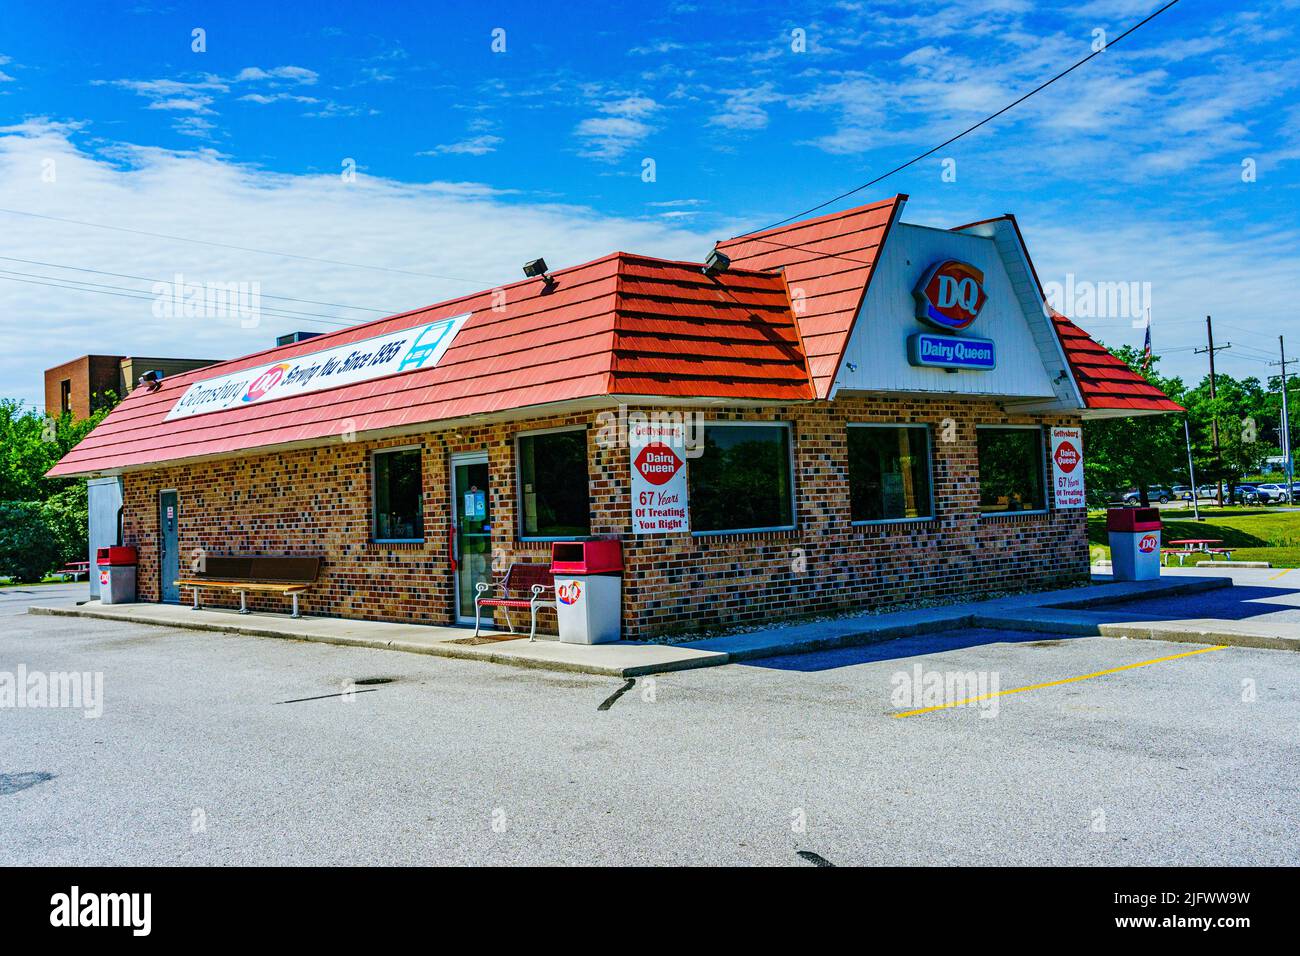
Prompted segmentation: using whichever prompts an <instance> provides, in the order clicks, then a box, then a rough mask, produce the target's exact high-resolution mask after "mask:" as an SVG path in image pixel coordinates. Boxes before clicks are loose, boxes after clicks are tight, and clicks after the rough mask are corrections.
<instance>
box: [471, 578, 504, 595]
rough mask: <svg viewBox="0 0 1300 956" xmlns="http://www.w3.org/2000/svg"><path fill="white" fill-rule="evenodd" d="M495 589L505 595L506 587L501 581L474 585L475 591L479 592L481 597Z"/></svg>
mask: <svg viewBox="0 0 1300 956" xmlns="http://www.w3.org/2000/svg"><path fill="white" fill-rule="evenodd" d="M493 588H496V589H497V590H498V591H501V592H502V593H505V586H504V585H503V584H502V583H501V582H500V581H480V582H479V583H478V584H476V585H474V590H475V591H477V592H478V594H479V596H480V597H482V596H483V595H484V594H486V593H487V592H488V591H491V590H492V589H493Z"/></svg>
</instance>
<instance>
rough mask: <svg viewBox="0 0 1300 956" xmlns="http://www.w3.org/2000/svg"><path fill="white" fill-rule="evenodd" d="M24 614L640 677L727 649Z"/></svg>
mask: <svg viewBox="0 0 1300 956" xmlns="http://www.w3.org/2000/svg"><path fill="white" fill-rule="evenodd" d="M28 613H29V614H48V615H54V616H63V617H90V618H99V619H101V620H106V621H124V622H129V623H132V624H152V625H157V626H160V627H177V628H185V629H188V630H199V631H217V632H224V633H228V634H245V635H249V636H252V637H279V638H287V639H289V640H295V641H312V642H315V643H320V644H340V645H344V646H348V647H370V648H375V649H379V650H393V651H407V652H410V653H413V654H433V655H436V656H439V657H458V658H463V659H466V660H479V661H489V662H491V663H494V664H511V665H513V666H515V667H533V668H540V669H543V670H551V671H566V672H570V673H583V674H598V675H602V676H606V677H623V678H627V677H639V676H640V675H642V674H654V673H660V672H663V671H675V670H685V669H688V668H692V667H708V666H710V665H713V664H725V663H727V655H725V654H721V653H718V652H716V651H702V650H696V649H694V648H689V647H683V646H672V645H663V644H634V643H631V642H626V641H622V642H619V643H615V644H594V645H591V646H586V645H582V644H561V643H560V642H559V641H557V640H555V639H554V638H550V639H543V638H541V637H539V638H538V640H536V641H533V642H530V641H529V640H528V636H527V635H526V634H525V635H524V636H523V637H522V638H521V637H512V636H511V635H509V634H504V633H501V632H499V631H491V630H487V629H484V630H483V632H482V634H483V635H484V636H486V637H488V638H493V640H491V641H488V642H485V643H476V644H469V643H464V642H465V641H469V640H472V639H473V637H474V632H473V631H472V630H469V629H467V628H462V627H436V626H432V625H424V624H390V623H385V622H383V621H356V620H348V619H345V618H337V617H301V618H298V619H296V620H295V619H294V618H291V617H289V616H288V615H287V614H267V613H263V612H258V611H254V612H252V613H250V614H240V613H239V612H238V611H228V610H224V609H214V608H204V609H203V610H201V611H194V610H191V609H190V608H189V607H187V606H183V605H177V604H110V605H104V604H100V603H99V602H98V601H90V602H88V603H86V604H83V605H81V606H80V607H69V606H66V605H33V606H31V607H29V608H28Z"/></svg>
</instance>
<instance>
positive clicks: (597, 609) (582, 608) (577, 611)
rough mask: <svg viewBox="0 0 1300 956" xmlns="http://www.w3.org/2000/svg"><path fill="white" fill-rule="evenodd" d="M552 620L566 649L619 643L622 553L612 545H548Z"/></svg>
mask: <svg viewBox="0 0 1300 956" xmlns="http://www.w3.org/2000/svg"><path fill="white" fill-rule="evenodd" d="M551 573H552V574H554V575H555V616H556V619H557V622H558V624H559V632H560V641H561V642H562V643H565V644H606V643H609V642H610V641H617V640H620V639H622V637H623V548H622V545H621V544H620V543H619V542H618V541H615V540H610V539H595V540H591V541H556V542H553V543H552V544H551Z"/></svg>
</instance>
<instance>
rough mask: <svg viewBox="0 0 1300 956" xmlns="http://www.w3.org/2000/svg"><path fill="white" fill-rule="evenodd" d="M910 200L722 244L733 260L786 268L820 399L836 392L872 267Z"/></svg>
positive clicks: (737, 263)
mask: <svg viewBox="0 0 1300 956" xmlns="http://www.w3.org/2000/svg"><path fill="white" fill-rule="evenodd" d="M905 202H907V197H906V196H904V195H898V196H894V197H893V198H892V199H887V200H885V201H883V202H878V203H873V204H871V205H869V206H858V207H857V208H854V209H847V210H845V211H843V212H836V213H831V214H830V215H827V216H819V217H818V218H816V219H805V220H803V221H801V222H795V223H791V224H790V225H788V226H781V227H779V228H776V229H768V230H765V231H763V232H755V233H750V234H748V235H744V236H737V237H736V238H734V239H728V240H727V241H725V242H720V243H718V248H719V249H721V250H722V251H723V252H724V253H726V254H727V255H728V256H730V257H731V261H732V264H733V265H735V266H743V267H744V268H746V269H778V268H779V269H781V270H783V272H784V274H785V280H786V284H787V285H789V287H790V290H791V292H792V293H793V294H794V296H795V306H796V308H795V314H796V315H797V316H798V318H799V328H800V330H801V331H802V332H803V340H804V348H805V349H806V350H807V352H808V364H809V366H810V367H811V369H812V375H813V384H814V386H815V388H816V389H817V397H818V398H826V397H827V396H828V395H829V394H830V389H831V385H832V384H833V383H834V381H835V373H836V372H837V371H838V369H839V364H840V356H841V355H843V354H844V346H845V345H846V344H848V341H849V334H850V333H851V332H852V331H853V323H854V320H855V319H856V318H857V315H858V313H859V312H860V311H861V310H862V300H863V298H864V297H865V296H866V294H867V286H868V284H869V283H870V282H871V274H872V268H873V267H874V266H875V264H876V262H877V261H878V260H879V258H880V252H881V250H882V249H883V248H884V246H885V239H886V237H887V236H888V233H889V226H890V224H891V223H892V222H894V220H895V219H896V218H897V217H898V213H899V212H900V211H901V209H902V207H903V204H904V203H905Z"/></svg>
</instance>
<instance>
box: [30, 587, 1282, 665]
mask: <svg viewBox="0 0 1300 956" xmlns="http://www.w3.org/2000/svg"><path fill="white" fill-rule="evenodd" d="M1234 573H1236V574H1238V575H1240V572H1234ZM1239 583H1240V584H1241V585H1242V586H1241V587H1240V588H1233V587H1232V585H1233V584H1234V579H1233V576H1232V575H1230V574H1226V573H1225V574H1194V573H1166V574H1165V575H1164V576H1162V577H1161V578H1160V579H1159V580H1157V581H1143V582H1116V581H1112V580H1111V579H1110V577H1109V575H1094V576H1093V583H1092V584H1091V585H1088V586H1085V587H1079V588H1065V589H1062V590H1058V591H1044V592H1039V593H1035V594H1022V595H1016V596H1014V597H1006V598H998V599H995V600H989V601H975V602H970V603H966V604H952V605H947V606H941V607H931V608H917V609H912V610H905V611H886V612H879V613H870V612H864V613H862V614H854V615H847V616H843V617H836V618H829V619H827V620H821V621H797V622H790V623H786V624H779V625H774V626H772V627H768V628H762V629H760V630H754V631H749V632H745V633H739V634H732V635H729V636H725V637H715V638H708V639H705V640H699V641H690V642H686V643H681V644H650V643H639V642H630V641H620V642H618V643H615V644H597V645H592V646H586V645H580V644H561V643H560V642H558V641H556V640H554V639H548V640H538V641H536V642H533V643H530V642H529V641H528V640H527V638H511V637H510V636H509V635H504V634H500V633H499V632H491V631H485V632H484V633H485V634H486V635H488V636H490V637H492V638H496V639H495V640H492V641H490V642H485V643H466V642H467V641H469V640H470V639H471V638H472V632H470V631H468V630H466V629H465V628H457V627H436V626H431V625H420V624H389V623H383V622H378V621H357V620H347V619H342V618H313V617H304V618H300V619H298V620H294V619H292V618H290V617H289V616H288V615H284V614H266V613H260V612H255V613H252V614H247V615H241V614H238V613H237V612H235V611H227V610H214V609H204V610H202V611H197V612H196V611H192V610H190V609H189V608H188V607H184V606H179V605H169V604H117V605H108V606H105V605H101V604H100V603H99V602H97V601H92V602H90V603H87V604H84V605H82V606H80V607H69V606H67V605H61V606H56V605H35V606H32V607H31V608H30V609H29V613H32V614H50V615H65V616H80V617H93V618H101V619H105V620H116V621H125V622H131V623H137V624H152V625H158V626H162V627H178V628H188V629H197V630H207V631H218V632H221V631H225V632H230V633H234V634H246V635H252V636H259V637H279V638H288V639H291V640H301V641H315V642H319V643H326V644H341V645H347V646H353V647H370V648H378V649H387V650H396V651H408V652H411V653H417V654H433V655H438V656H442V657H457V658H464V659H468V660H482V661H489V662H492V663H497V664H510V665H513V666H515V667H533V668H541V669H545V670H554V671H568V672H577V673H587V674H598V675H603V676H610V677H622V678H629V677H638V676H642V675H645V674H654V673H661V672H665V671H674V670H685V669H689V668H695V667H712V666H716V665H720V664H726V663H729V662H733V661H744V660H752V659H755V658H762V657H775V656H778V655H781V654H798V653H806V652H809V651H820V650H827V649H831V648H837V647H849V646H853V645H859V644H872V643H876V642H879V641H888V640H893V639H895V638H900V637H910V636H913V635H916V634H927V633H935V632H943V631H951V630H958V629H962V628H970V627H982V628H994V629H1000V630H1012V631H1041V632H1045V633H1054V634H1069V635H1101V636H1107V637H1129V638H1147V639H1153V640H1168V641H1190V642H1194V643H1201V644H1233V645H1238V646H1244V647H1264V648H1290V649H1300V620H1297V621H1295V622H1293V621H1291V620H1267V621H1258V620H1257V621H1255V622H1250V621H1246V620H1242V619H1232V618H1231V616H1230V615H1229V614H1228V613H1227V612H1226V611H1225V612H1224V616H1223V617H1204V616H1200V615H1197V616H1187V615H1180V614H1171V613H1168V610H1169V609H1168V605H1167V602H1169V601H1170V600H1177V599H1181V598H1186V597H1191V596H1193V595H1201V598H1200V599H1199V601H1198V604H1205V603H1206V602H1207V601H1209V598H1208V596H1207V595H1208V594H1209V592H1216V594H1223V595H1225V596H1226V597H1225V599H1224V600H1225V601H1228V602H1229V604H1228V605H1227V606H1229V607H1231V606H1232V603H1231V602H1232V601H1235V602H1236V604H1238V605H1243V606H1244V604H1245V603H1246V602H1251V600H1252V595H1254V594H1255V593H1256V591H1258V590H1260V589H1261V587H1260V586H1257V585H1255V583H1254V582H1253V581H1251V582H1249V583H1245V582H1239ZM1263 590H1266V591H1268V593H1280V594H1283V595H1286V596H1287V597H1288V599H1291V598H1294V599H1295V606H1296V608H1297V611H1296V613H1297V617H1298V618H1300V591H1294V590H1290V589H1284V588H1282V587H1280V586H1278V587H1274V588H1272V589H1271V590H1270V589H1266V588H1265V589H1263ZM1239 591H1240V597H1238V598H1233V597H1232V595H1236V594H1238V592H1239ZM1160 602H1166V603H1165V604H1161V603H1160ZM1153 603H1154V604H1155V605H1156V606H1157V607H1158V610H1154V611H1147V610H1145V609H1144V605H1148V604H1153ZM1220 604H1221V606H1222V602H1220ZM1290 607H1291V605H1290V604H1289V603H1288V604H1285V605H1283V608H1284V609H1286V608H1290ZM1240 617H1242V615H1240V614H1239V615H1238V618H1240Z"/></svg>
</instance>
